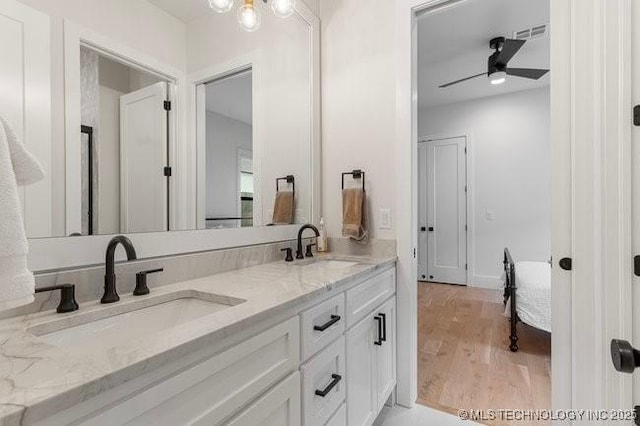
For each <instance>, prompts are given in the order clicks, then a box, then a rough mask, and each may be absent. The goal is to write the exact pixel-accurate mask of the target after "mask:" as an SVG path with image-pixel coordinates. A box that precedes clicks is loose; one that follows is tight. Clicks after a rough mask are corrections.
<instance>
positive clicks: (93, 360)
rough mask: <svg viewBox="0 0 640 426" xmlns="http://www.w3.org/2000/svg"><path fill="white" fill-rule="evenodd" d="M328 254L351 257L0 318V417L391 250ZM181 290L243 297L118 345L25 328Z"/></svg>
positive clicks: (158, 354) (71, 391) (255, 317)
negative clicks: (73, 343)
mask: <svg viewBox="0 0 640 426" xmlns="http://www.w3.org/2000/svg"><path fill="white" fill-rule="evenodd" d="M326 258H327V259H332V258H334V257H332V256H326ZM335 258H336V259H338V260H348V261H353V262H357V263H356V264H355V265H352V266H349V267H345V268H335V267H330V266H329V265H327V264H324V265H323V263H321V262H320V263H310V264H308V265H305V264H302V265H301V264H300V263H295V262H294V263H285V262H283V261H280V262H274V263H267V264H263V265H259V266H254V267H250V268H245V269H239V270H234V271H230V272H225V273H220V274H216V275H211V276H208V277H203V278H198V279H195V280H190V281H184V282H179V283H175V284H170V285H166V286H162V287H157V288H154V289H152V291H151V294H150V295H148V296H137V297H134V296H132V295H130V294H129V295H121V301H120V302H118V303H114V304H111V305H101V304H100V303H99V302H98V301H93V302H87V303H84V304H81V305H80V309H79V310H78V311H76V312H73V313H70V314H57V313H55V311H47V312H41V313H37V314H32V315H25V316H20V317H15V318H9V319H6V320H2V321H0V424H2V425H22V424H24V423H25V421H27V422H28V423H31V422H34V421H38V420H41V419H43V418H46V417H47V416H49V415H51V414H54V413H56V412H58V411H61V410H63V409H65V408H68V407H71V406H73V405H76V404H78V403H80V402H82V401H85V400H88V399H90V398H92V397H94V396H96V395H98V394H100V393H102V392H105V391H106V390H109V389H112V388H114V387H116V386H118V385H120V384H122V383H125V382H127V381H129V380H131V379H133V378H135V377H138V376H140V375H142V374H144V373H147V372H149V371H152V370H153V369H155V368H157V367H158V366H160V365H162V364H164V363H167V362H170V361H173V360H175V359H179V357H180V356H183V355H184V351H185V350H187V349H188V351H189V352H192V351H195V350H198V349H201V348H204V347H206V346H208V345H210V344H211V343H212V342H218V341H220V340H222V339H224V338H225V337H227V336H230V335H232V334H233V333H235V332H238V331H240V330H242V329H245V328H246V327H249V326H251V325H254V324H257V323H259V322H260V321H263V320H264V319H266V318H268V317H270V316H273V315H277V314H278V313H281V312H285V311H287V310H290V309H294V308H295V307H297V306H300V305H302V304H304V303H305V302H309V301H311V300H313V299H315V298H317V297H320V296H322V295H323V294H325V293H327V292H329V291H332V290H335V289H339V287H340V285H342V284H346V283H347V282H348V281H350V280H352V279H355V278H358V277H359V276H362V275H365V274H368V273H370V272H372V271H374V270H376V269H380V268H384V267H386V266H389V265H392V264H393V263H394V262H395V261H396V259H395V258H370V257H346V256H338V257H335ZM318 259H320V258H318ZM303 262H304V261H303ZM188 290H192V291H201V292H203V293H213V294H216V295H220V296H227V297H229V298H233V299H241V300H245V302H243V303H240V304H237V305H234V306H231V307H229V308H226V309H224V310H221V311H219V312H215V313H212V314H210V315H207V316H204V317H200V318H198V319H197V320H193V321H189V322H187V323H184V324H181V325H179V326H176V327H173V328H170V329H168V330H165V331H162V332H161V333H155V334H151V335H149V336H145V337H144V338H140V339H136V340H130V341H127V343H126V345H120V346H113V347H109V348H107V349H104V350H99V351H95V352H94V351H84V352H83V353H81V354H78V353H75V354H74V353H73V351H70V350H64V349H62V348H60V347H57V346H53V345H51V344H49V343H47V342H46V341H45V340H43V339H42V338H39V337H37V336H36V335H34V334H32V332H30V330H33V329H34V328H38V329H41V330H46V329H47V328H51V329H53V328H56V329H58V328H66V327H69V326H73V325H75V324H77V323H78V322H80V321H82V322H86V321H87V320H89V321H90V320H91V319H96V318H101V317H104V316H112V315H116V314H118V313H119V312H121V311H122V310H123V309H124V308H126V307H127V305H128V304H137V305H138V306H136V308H139V307H144V306H145V305H147V306H151V305H154V304H157V303H158V298H161V297H163V296H165V297H166V296H167V295H169V294H171V293H175V292H177V291H188ZM61 321H62V322H63V325H62V326H61V325H60V322H61Z"/></svg>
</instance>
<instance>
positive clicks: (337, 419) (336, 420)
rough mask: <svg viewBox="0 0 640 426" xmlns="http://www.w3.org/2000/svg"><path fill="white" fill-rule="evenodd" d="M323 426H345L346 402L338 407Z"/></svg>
mask: <svg viewBox="0 0 640 426" xmlns="http://www.w3.org/2000/svg"><path fill="white" fill-rule="evenodd" d="M325 426H347V403H346V402H345V403H344V404H342V405H341V406H340V408H338V411H336V413H335V414H334V415H333V417H331V418H330V419H329V421H328V422H327V423H326V425H325Z"/></svg>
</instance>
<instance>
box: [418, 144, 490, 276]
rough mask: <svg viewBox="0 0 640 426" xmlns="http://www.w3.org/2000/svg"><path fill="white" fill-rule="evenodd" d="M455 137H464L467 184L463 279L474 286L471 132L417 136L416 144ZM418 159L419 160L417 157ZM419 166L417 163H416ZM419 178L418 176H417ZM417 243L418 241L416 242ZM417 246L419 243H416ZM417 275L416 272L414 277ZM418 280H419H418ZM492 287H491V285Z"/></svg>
mask: <svg viewBox="0 0 640 426" xmlns="http://www.w3.org/2000/svg"><path fill="white" fill-rule="evenodd" d="M456 138H464V140H465V143H464V146H465V149H466V155H465V157H464V166H465V170H466V173H465V174H466V186H467V192H466V194H465V197H466V215H467V239H466V246H467V247H466V250H467V255H466V258H467V265H468V267H467V271H466V279H465V284H464V285H466V286H468V287H482V286H476V285H474V284H473V282H472V280H471V278H472V277H474V276H475V274H474V273H473V272H474V271H475V267H474V263H473V260H474V256H473V241H474V238H473V229H474V227H473V223H471V222H472V220H473V212H474V209H473V195H474V192H473V191H474V187H475V185H474V180H473V176H474V174H473V161H472V159H473V157H472V155H473V152H472V147H471V145H472V144H471V140H472V137H471V134H470V133H469V132H453V133H451V134H448V133H447V134H440V135H439V134H434V135H431V136H426V137H422V138H419V140H418V145H419V144H421V143H425V144H427V143H430V142H435V141H439V140H444V139H456ZM418 161H420V160H419V159H418ZM418 166H419V163H418ZM418 178H419V176H418ZM419 191H420V182H419V181H418V192H419ZM419 203H420V195H419V193H418V198H417V205H418V222H419V221H420V206H419ZM418 244H419V242H418ZM418 247H419V245H418ZM419 256H420V251H419V250H418V257H419ZM417 276H418V275H417V274H416V277H417ZM418 281H420V280H418ZM492 288H493V287H492Z"/></svg>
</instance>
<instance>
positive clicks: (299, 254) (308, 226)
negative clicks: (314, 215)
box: [296, 223, 320, 259]
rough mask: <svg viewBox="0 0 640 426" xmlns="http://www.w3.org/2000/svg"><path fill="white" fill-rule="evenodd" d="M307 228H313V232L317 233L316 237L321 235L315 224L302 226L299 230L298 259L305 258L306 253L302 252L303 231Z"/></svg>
mask: <svg viewBox="0 0 640 426" xmlns="http://www.w3.org/2000/svg"><path fill="white" fill-rule="evenodd" d="M305 229H313V232H315V233H316V237H319V236H320V231H318V228H316V227H315V226H313V225H311V224H310V223H307V224H306V225H302V226H301V227H300V230H299V231H298V250H297V251H296V259H304V254H303V253H302V233H303V232H304V230H305Z"/></svg>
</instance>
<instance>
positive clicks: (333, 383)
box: [316, 374, 342, 398]
mask: <svg viewBox="0 0 640 426" xmlns="http://www.w3.org/2000/svg"><path fill="white" fill-rule="evenodd" d="M331 378H332V379H333V380H332V381H331V383H329V384H328V385H327V387H326V388H324V389H323V390H317V389H316V395H318V396H321V397H323V398H324V397H325V396H327V394H328V393H329V392H331V389H333V388H335V387H336V385H337V384H338V383H340V380H342V376H341V375H339V374H332V375H331Z"/></svg>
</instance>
